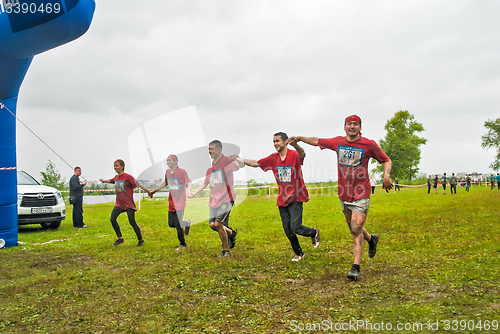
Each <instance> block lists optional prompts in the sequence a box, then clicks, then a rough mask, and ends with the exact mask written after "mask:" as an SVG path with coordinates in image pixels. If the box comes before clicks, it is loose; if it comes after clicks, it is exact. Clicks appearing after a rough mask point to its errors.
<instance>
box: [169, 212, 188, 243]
mask: <svg viewBox="0 0 500 334" xmlns="http://www.w3.org/2000/svg"><path fill="white" fill-rule="evenodd" d="M183 217H184V210H177V211H174V212H171V211H169V212H168V226H169V227H171V228H175V229H176V230H177V239H179V242H180V244H181V245H182V246H187V244H186V238H184V230H183V229H182V226H181V221H182V218H183Z"/></svg>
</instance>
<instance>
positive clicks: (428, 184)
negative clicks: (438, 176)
mask: <svg viewBox="0 0 500 334" xmlns="http://www.w3.org/2000/svg"><path fill="white" fill-rule="evenodd" d="M427 193H428V194H430V193H431V184H430V183H427Z"/></svg>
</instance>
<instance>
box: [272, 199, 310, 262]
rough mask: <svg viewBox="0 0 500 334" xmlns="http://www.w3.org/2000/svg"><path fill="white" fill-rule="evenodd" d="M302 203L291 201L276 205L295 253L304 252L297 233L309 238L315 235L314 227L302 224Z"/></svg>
mask: <svg viewBox="0 0 500 334" xmlns="http://www.w3.org/2000/svg"><path fill="white" fill-rule="evenodd" d="M302 205H303V203H302V202H293V203H292V204H290V205H288V206H280V207H278V208H279V210H280V216H281V222H282V223H283V229H284V230H285V234H286V236H287V237H288V240H290V243H291V244H292V249H293V251H294V253H295V254H297V255H302V254H304V252H303V251H302V248H301V247H300V243H299V239H298V238H297V235H301V236H304V237H311V238H312V237H314V236H315V235H316V230H315V229H313V228H310V227H307V226H303V225H302Z"/></svg>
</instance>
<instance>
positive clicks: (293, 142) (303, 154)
mask: <svg viewBox="0 0 500 334" xmlns="http://www.w3.org/2000/svg"><path fill="white" fill-rule="evenodd" d="M292 139H293V140H292ZM290 145H292V146H293V148H294V149H295V150H296V151H297V153H298V154H299V157H300V158H301V159H304V158H305V157H306V152H305V151H304V149H303V148H302V147H300V145H299V143H298V141H297V137H292V138H290Z"/></svg>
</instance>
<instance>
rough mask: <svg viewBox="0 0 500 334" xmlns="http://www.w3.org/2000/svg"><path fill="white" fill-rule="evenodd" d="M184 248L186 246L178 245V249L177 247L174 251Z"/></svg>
mask: <svg viewBox="0 0 500 334" xmlns="http://www.w3.org/2000/svg"><path fill="white" fill-rule="evenodd" d="M186 247H187V245H179V247H177V248H176V249H175V250H176V251H179V250H183V249H184V248H186Z"/></svg>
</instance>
